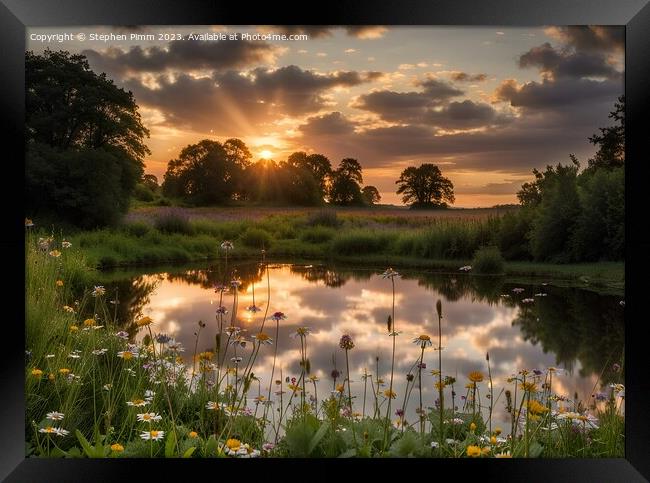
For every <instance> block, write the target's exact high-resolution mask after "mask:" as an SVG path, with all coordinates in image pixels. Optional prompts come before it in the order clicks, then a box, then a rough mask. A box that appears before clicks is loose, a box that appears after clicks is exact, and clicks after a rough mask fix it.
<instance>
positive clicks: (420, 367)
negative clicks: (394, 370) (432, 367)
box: [417, 362, 427, 369]
mask: <svg viewBox="0 0 650 483" xmlns="http://www.w3.org/2000/svg"><path fill="white" fill-rule="evenodd" d="M417 367H418V369H426V368H427V363H426V362H420V363H418V365H417Z"/></svg>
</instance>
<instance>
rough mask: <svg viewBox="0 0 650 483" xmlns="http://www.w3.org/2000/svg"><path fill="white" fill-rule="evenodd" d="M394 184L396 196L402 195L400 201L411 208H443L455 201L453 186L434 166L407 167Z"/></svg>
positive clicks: (427, 164)
mask: <svg viewBox="0 0 650 483" xmlns="http://www.w3.org/2000/svg"><path fill="white" fill-rule="evenodd" d="M395 184H397V185H398V189H397V194H401V195H403V196H402V201H403V202H404V203H405V204H410V205H411V208H444V207H447V203H453V202H454V201H455V197H454V185H453V184H452V182H451V181H450V180H449V179H447V178H445V177H444V176H443V175H442V172H441V171H440V169H439V168H438V166H436V165H434V164H429V163H425V164H422V165H420V166H419V167H417V168H416V167H414V166H409V167H408V168H406V169H405V170H404V171H402V174H401V175H400V177H399V179H398V180H397V181H395Z"/></svg>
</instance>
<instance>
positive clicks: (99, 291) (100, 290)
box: [91, 285, 106, 297]
mask: <svg viewBox="0 0 650 483" xmlns="http://www.w3.org/2000/svg"><path fill="white" fill-rule="evenodd" d="M105 293H106V289H105V288H104V286H103V285H95V288H94V289H93V291H92V293H91V295H92V296H93V297H100V296H102V295H104V294H105Z"/></svg>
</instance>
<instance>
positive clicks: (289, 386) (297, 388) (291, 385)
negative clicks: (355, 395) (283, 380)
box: [287, 384, 343, 392]
mask: <svg viewBox="0 0 650 483" xmlns="http://www.w3.org/2000/svg"><path fill="white" fill-rule="evenodd" d="M287 387H288V388H289V389H291V390H292V391H293V392H296V391H301V389H300V386H297V385H295V384H289V385H288V386H287ZM341 387H343V385H342V384H341ZM336 390H337V391H338V387H337V388H336ZM341 392H343V390H341Z"/></svg>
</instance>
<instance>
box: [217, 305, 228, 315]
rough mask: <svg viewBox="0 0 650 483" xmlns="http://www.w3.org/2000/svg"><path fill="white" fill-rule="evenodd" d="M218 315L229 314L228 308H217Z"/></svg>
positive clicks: (221, 306)
mask: <svg viewBox="0 0 650 483" xmlns="http://www.w3.org/2000/svg"><path fill="white" fill-rule="evenodd" d="M217 313H218V314H221V315H225V314H227V313H228V309H226V307H224V306H223V305H220V306H219V307H217Z"/></svg>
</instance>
